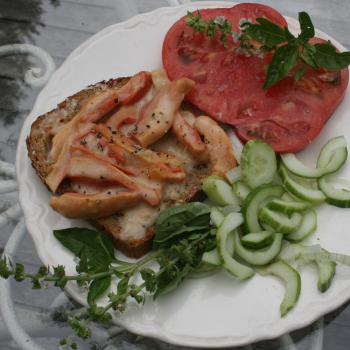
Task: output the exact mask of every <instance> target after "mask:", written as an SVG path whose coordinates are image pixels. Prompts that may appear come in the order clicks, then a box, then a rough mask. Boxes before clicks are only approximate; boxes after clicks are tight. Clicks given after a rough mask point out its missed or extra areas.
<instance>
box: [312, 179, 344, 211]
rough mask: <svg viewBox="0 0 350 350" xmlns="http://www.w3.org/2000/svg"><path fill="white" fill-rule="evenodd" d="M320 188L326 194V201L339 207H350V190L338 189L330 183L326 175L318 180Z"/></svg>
mask: <svg viewBox="0 0 350 350" xmlns="http://www.w3.org/2000/svg"><path fill="white" fill-rule="evenodd" d="M317 185H318V188H319V189H320V190H321V191H322V192H323V193H324V195H325V196H326V202H327V203H328V204H331V205H334V206H335V207H339V208H350V191H348V190H345V189H337V188H335V187H333V186H332V185H330V184H328V183H327V181H326V177H321V178H320V179H318V180H317Z"/></svg>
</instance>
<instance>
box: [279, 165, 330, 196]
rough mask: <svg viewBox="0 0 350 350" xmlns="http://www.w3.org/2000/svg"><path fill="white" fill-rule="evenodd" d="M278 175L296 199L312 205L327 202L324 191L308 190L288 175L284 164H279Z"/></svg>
mask: <svg viewBox="0 0 350 350" xmlns="http://www.w3.org/2000/svg"><path fill="white" fill-rule="evenodd" d="M278 174H279V175H280V177H281V179H282V182H283V184H284V186H285V187H286V189H287V190H288V191H289V192H290V193H292V194H293V195H294V196H295V197H297V198H299V199H301V200H304V201H307V202H312V203H321V202H324V201H325V200H326V196H325V195H324V194H323V192H322V191H319V190H314V189H311V188H307V187H305V186H303V185H301V184H300V183H298V182H297V181H295V180H293V179H292V178H291V177H290V176H289V175H288V172H287V168H286V167H285V165H284V164H283V162H279V164H278Z"/></svg>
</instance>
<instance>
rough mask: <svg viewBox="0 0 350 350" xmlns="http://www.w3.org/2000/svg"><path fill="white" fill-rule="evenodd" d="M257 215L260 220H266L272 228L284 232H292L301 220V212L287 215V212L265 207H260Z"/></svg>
mask: <svg viewBox="0 0 350 350" xmlns="http://www.w3.org/2000/svg"><path fill="white" fill-rule="evenodd" d="M258 216H259V219H260V220H262V221H264V222H266V223H267V224H268V225H269V226H270V227H272V228H273V229H274V230H276V231H277V232H282V233H284V234H289V233H292V232H294V231H295V230H296V229H297V228H298V227H299V226H300V225H301V223H302V221H303V215H302V214H301V213H298V212H294V213H292V214H291V215H290V217H289V216H288V215H287V214H284V213H278V212H275V211H272V210H270V209H268V208H267V207H262V208H260V210H259V212H258Z"/></svg>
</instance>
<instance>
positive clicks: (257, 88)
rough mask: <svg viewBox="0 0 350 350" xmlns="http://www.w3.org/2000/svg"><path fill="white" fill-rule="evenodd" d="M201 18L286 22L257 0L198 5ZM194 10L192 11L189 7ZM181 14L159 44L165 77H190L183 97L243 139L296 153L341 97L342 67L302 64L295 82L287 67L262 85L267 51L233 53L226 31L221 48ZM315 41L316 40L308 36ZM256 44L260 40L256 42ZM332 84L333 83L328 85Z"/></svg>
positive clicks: (344, 78) (343, 85)
mask: <svg viewBox="0 0 350 350" xmlns="http://www.w3.org/2000/svg"><path fill="white" fill-rule="evenodd" d="M200 12H201V14H202V17H203V19H204V20H207V21H208V20H209V19H210V18H212V17H216V16H222V15H223V16H225V18H226V19H228V20H229V21H231V22H232V24H233V25H232V30H237V25H238V22H239V20H240V19H241V18H243V17H244V18H246V19H248V18H251V19H253V22H254V19H255V18H256V17H265V18H267V19H269V20H271V21H273V22H275V23H277V24H278V25H280V26H281V27H284V26H287V23H286V21H285V20H284V18H283V17H282V16H281V15H280V14H279V13H278V12H277V11H275V10H273V9H271V8H269V7H267V6H264V5H258V4H239V5H236V6H234V7H233V8H230V9H227V8H224V9H205V10H200ZM194 14H195V15H197V13H196V12H194ZM186 23H187V22H186V21H185V20H184V18H182V19H180V20H179V21H178V22H176V23H175V24H174V25H173V26H172V27H171V28H170V30H169V31H168V33H167V35H166V37H165V40H164V44H163V52H162V55H163V65H164V68H165V69H166V71H167V73H168V76H169V78H170V79H171V80H173V79H178V78H180V77H188V78H190V79H193V80H194V81H195V82H196V85H195V87H194V89H193V90H192V91H191V92H190V93H189V94H187V95H186V99H188V100H189V101H190V102H192V103H193V104H194V105H196V106H197V107H198V108H200V109H202V110H203V111H204V112H206V113H207V114H209V115H210V116H212V117H213V118H214V119H217V120H218V121H221V122H225V123H229V124H231V125H232V126H233V127H234V129H235V131H236V133H237V135H238V136H239V137H240V138H241V139H242V140H243V141H244V142H246V141H248V140H250V139H252V138H258V139H260V140H262V141H264V142H266V143H268V144H270V145H271V146H272V147H273V148H274V149H275V151H276V152H278V153H283V152H296V151H298V150H300V149H302V148H303V147H305V146H306V145H308V144H309V143H310V142H311V141H312V140H313V139H315V138H316V136H317V135H318V134H319V132H320V131H321V130H322V128H323V125H324V122H325V121H326V120H327V118H329V116H330V115H331V114H332V113H333V111H334V110H335V108H336V107H337V105H338V104H339V103H340V101H341V99H342V97H343V96H344V93H345V89H346V86H347V83H348V79H349V76H348V70H347V69H345V70H343V71H341V72H340V73H337V72H336V73H334V72H326V71H324V70H320V71H317V72H318V73H317V74H315V71H314V70H313V69H312V68H308V69H307V71H306V72H305V73H304V76H303V77H301V78H300V80H299V84H296V82H295V79H294V71H295V69H294V70H292V71H291V72H290V73H289V74H288V75H287V76H286V77H285V78H283V79H282V80H281V81H280V82H279V83H277V84H276V85H274V86H272V87H271V88H269V89H267V90H263V85H264V81H265V77H266V67H267V65H268V64H269V62H270V61H271V57H272V53H266V54H265V56H264V58H259V57H258V54H257V53H250V57H245V56H244V55H240V54H238V53H237V47H238V44H236V43H234V42H233V40H232V38H231V37H229V36H228V40H227V48H225V47H224V46H223V45H220V42H219V38H218V37H219V33H217V36H216V37H215V39H214V40H213V41H210V40H209V38H207V37H205V35H202V34H199V33H193V29H192V28H188V27H185V24H186ZM314 40H315V42H320V41H318V40H321V39H316V38H315V39H314ZM259 45H260V44H259ZM334 87H336V88H334Z"/></svg>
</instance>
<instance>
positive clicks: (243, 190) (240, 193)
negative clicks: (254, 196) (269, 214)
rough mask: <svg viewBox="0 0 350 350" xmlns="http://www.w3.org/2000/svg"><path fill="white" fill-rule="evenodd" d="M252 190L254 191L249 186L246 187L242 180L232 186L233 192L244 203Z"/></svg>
mask: <svg viewBox="0 0 350 350" xmlns="http://www.w3.org/2000/svg"><path fill="white" fill-rule="evenodd" d="M251 190H252V189H251V188H250V187H249V186H248V185H246V184H245V183H244V182H243V181H242V180H238V181H236V182H235V183H233V184H232V192H233V193H234V194H235V195H236V196H237V197H238V198H240V199H241V200H242V201H244V200H245V199H246V198H247V196H248V194H249V193H250V192H251Z"/></svg>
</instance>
